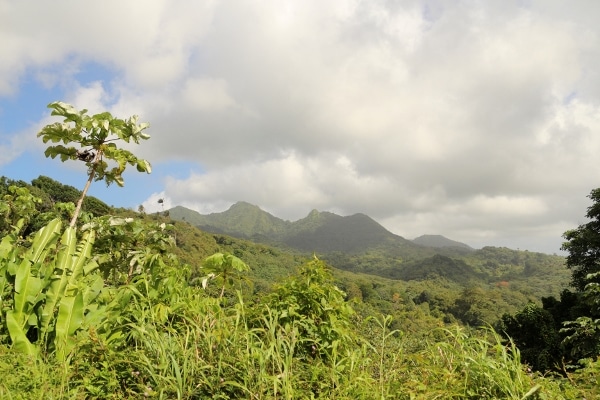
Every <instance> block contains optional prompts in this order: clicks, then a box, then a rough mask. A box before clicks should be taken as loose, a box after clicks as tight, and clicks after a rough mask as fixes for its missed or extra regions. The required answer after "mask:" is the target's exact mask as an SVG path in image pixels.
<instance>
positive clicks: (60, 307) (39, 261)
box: [0, 219, 103, 361]
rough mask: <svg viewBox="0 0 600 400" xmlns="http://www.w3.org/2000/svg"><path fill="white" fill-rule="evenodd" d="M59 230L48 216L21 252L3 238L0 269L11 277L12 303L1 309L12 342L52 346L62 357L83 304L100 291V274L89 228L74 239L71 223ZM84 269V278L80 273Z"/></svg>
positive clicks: (24, 348)
mask: <svg viewBox="0 0 600 400" xmlns="http://www.w3.org/2000/svg"><path fill="white" fill-rule="evenodd" d="M61 231H62V222H61V221H60V220H59V219H55V220H53V221H51V222H50V223H49V224H48V225H46V226H45V227H44V228H42V229H41V230H40V231H39V232H38V233H37V234H36V236H35V237H34V239H33V241H32V246H31V248H30V250H29V251H27V252H25V254H23V255H20V256H19V255H16V254H15V252H16V249H17V248H16V247H15V246H12V249H11V246H10V243H8V241H9V240H10V239H6V238H5V239H4V240H3V241H2V245H1V246H0V248H1V249H3V251H0V257H2V258H1V260H0V261H1V262H0V265H3V266H4V269H5V271H2V270H0V273H1V272H5V274H3V275H6V276H8V277H9V279H10V278H12V280H13V282H14V284H13V286H14V293H13V296H12V297H13V304H12V308H11V309H10V310H8V311H7V312H6V315H5V319H6V326H7V329H8V332H9V335H10V338H11V341H12V343H13V348H15V349H17V350H19V351H21V352H23V353H26V354H29V355H36V354H38V353H39V352H40V350H42V349H43V350H53V351H55V353H56V357H57V359H58V360H60V361H64V360H65V359H66V357H67V355H68V353H69V351H70V350H71V349H72V346H73V344H74V337H75V333H76V331H77V330H78V329H79V328H81V327H82V325H83V323H84V317H85V312H86V310H87V309H88V308H90V307H88V306H89V305H90V304H92V303H93V302H94V300H95V298H96V297H97V296H98V294H99V290H98V282H99V280H100V281H102V278H101V277H100V276H97V275H96V276H94V274H93V272H94V271H95V270H96V269H97V264H96V263H95V261H94V260H93V259H92V257H91V251H92V246H93V243H94V231H86V232H84V234H83V236H82V238H81V240H79V241H78V240H77V237H76V235H75V228H71V227H67V228H66V229H65V230H64V232H63V233H62V236H61V237H60V239H59V235H60V232H61ZM86 275H87V276H88V279H82V278H85V277H86ZM89 277H91V279H89ZM88 281H89V282H91V283H92V285H91V286H90V285H88ZM100 283H101V284H102V283H103V282H100ZM91 308H93V307H91ZM31 337H34V338H35V340H34V341H33V343H32V341H31V340H30V338H31Z"/></svg>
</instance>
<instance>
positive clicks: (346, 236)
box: [169, 201, 473, 253]
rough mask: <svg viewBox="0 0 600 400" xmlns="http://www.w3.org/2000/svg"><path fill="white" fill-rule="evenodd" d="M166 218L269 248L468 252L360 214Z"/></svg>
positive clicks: (176, 211)
mask: <svg viewBox="0 0 600 400" xmlns="http://www.w3.org/2000/svg"><path fill="white" fill-rule="evenodd" d="M169 215H170V216H171V218H173V219H175V220H185V221H187V222H189V223H191V224H192V225H195V226H197V227H199V228H200V229H203V230H205V231H207V232H211V233H219V234H228V235H231V236H236V237H240V238H244V239H251V240H256V241H260V242H266V243H271V244H273V243H279V244H283V245H286V246H289V247H292V248H294V249H297V250H301V251H312V252H322V253H330V252H337V251H341V252H361V251H365V250H366V249H368V248H372V247H375V246H378V245H381V244H384V243H388V244H392V245H393V244H397V245H400V246H402V247H430V248H437V249H438V250H443V249H446V250H448V249H451V248H454V249H460V250H462V251H472V250H473V248H472V247H470V246H469V245H467V244H465V243H461V242H457V241H454V240H451V239H448V238H445V237H444V236H442V235H423V236H420V237H419V238H417V239H415V240H412V241H411V240H408V239H405V238H404V237H402V236H400V235H397V234H395V233H392V232H390V231H389V230H388V229H386V228H385V227H384V226H382V225H381V224H379V223H378V222H377V221H375V220H374V219H373V218H371V217H370V216H368V215H366V214H363V213H356V214H352V215H348V216H340V215H337V214H335V213H332V212H329V211H318V210H316V209H313V210H311V211H310V212H309V213H308V214H307V216H306V217H304V218H300V219H298V220H296V221H288V220H283V219H282V218H279V217H276V216H274V215H272V214H270V213H268V212H267V211H264V210H262V209H261V208H260V207H259V206H257V205H254V204H251V203H248V202H245V201H238V202H236V203H234V204H233V205H231V206H230V207H229V209H227V210H225V211H222V212H216V213H210V214H200V213H199V212H197V211H195V210H191V209H189V208H186V207H183V206H176V207H174V208H172V209H170V210H169ZM431 238H435V240H433V239H431Z"/></svg>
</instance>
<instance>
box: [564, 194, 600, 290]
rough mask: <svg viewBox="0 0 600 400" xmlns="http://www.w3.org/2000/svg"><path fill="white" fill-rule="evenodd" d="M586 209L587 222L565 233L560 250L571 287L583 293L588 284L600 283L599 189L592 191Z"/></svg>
mask: <svg viewBox="0 0 600 400" xmlns="http://www.w3.org/2000/svg"><path fill="white" fill-rule="evenodd" d="M589 198H590V199H592V200H593V201H594V204H592V205H591V206H590V207H588V210H587V213H586V217H587V218H589V219H590V221H589V222H587V223H585V224H582V225H580V226H579V227H578V228H577V229H573V230H569V231H567V232H565V234H564V238H565V239H566V240H567V241H566V242H565V243H564V244H563V246H562V249H563V250H565V251H567V252H568V253H569V254H568V255H567V267H568V268H570V269H571V271H572V281H573V286H575V288H576V289H577V290H579V291H584V290H585V289H586V286H587V285H588V284H589V283H600V275H598V274H596V273H597V272H600V188H598V189H594V190H592V192H591V193H590V195H589Z"/></svg>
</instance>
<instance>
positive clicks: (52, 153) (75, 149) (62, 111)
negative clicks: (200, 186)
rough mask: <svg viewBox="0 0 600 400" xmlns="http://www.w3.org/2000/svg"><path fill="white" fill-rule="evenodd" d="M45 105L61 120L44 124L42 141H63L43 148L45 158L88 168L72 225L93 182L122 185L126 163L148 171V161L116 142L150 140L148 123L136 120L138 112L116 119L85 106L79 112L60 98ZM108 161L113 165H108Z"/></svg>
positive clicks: (106, 113)
mask: <svg viewBox="0 0 600 400" xmlns="http://www.w3.org/2000/svg"><path fill="white" fill-rule="evenodd" d="M48 108H51V109H52V113H51V115H56V116H60V117H63V118H64V121H63V122H62V123H60V122H55V123H53V124H50V125H46V126H45V127H44V128H43V129H42V130H41V131H40V132H39V133H38V137H41V138H42V140H43V142H44V143H47V142H52V143H60V142H62V143H63V144H57V145H52V146H49V147H48V148H47V149H46V151H45V155H46V157H52V158H56V157H57V156H60V159H61V161H63V162H64V161H67V160H77V161H82V162H84V163H85V164H86V166H87V168H88V170H87V174H88V179H87V182H86V184H85V187H84V189H83V191H82V193H81V197H80V198H79V200H78V201H77V205H76V207H75V212H74V213H73V217H72V219H71V223H70V226H71V227H74V226H75V224H76V223H77V218H78V216H79V213H80V212H81V205H82V204H83V200H84V198H85V196H86V193H87V191H88V189H89V187H90V185H91V183H92V181H94V180H95V181H102V180H103V181H104V182H106V185H107V186H109V185H110V184H112V183H116V184H117V185H119V186H124V181H123V172H124V171H125V168H126V167H127V165H128V164H129V165H132V166H134V165H135V166H136V168H137V170H138V171H139V172H146V173H150V172H151V170H152V168H151V166H150V163H149V162H148V161H146V160H143V159H140V158H137V157H136V156H135V155H134V154H133V153H131V152H130V151H128V150H125V149H120V148H118V147H117V145H116V142H117V141H119V140H121V141H124V142H126V143H130V142H132V141H133V142H134V143H136V144H139V143H140V140H146V139H149V138H150V136H149V135H148V134H146V133H144V130H145V129H147V128H148V127H149V124H148V123H138V116H137V115H134V116H132V117H130V118H128V119H126V120H124V119H120V118H115V117H113V116H112V115H111V114H110V113H108V112H103V113H100V114H95V115H88V114H87V110H85V109H83V110H81V111H78V110H77V109H75V108H74V107H73V106H72V105H70V104H66V103H63V102H59V101H57V102H53V103H50V104H49V105H48ZM108 162H112V163H113V165H114V164H115V163H116V165H114V166H112V168H111V167H110V166H109V164H108Z"/></svg>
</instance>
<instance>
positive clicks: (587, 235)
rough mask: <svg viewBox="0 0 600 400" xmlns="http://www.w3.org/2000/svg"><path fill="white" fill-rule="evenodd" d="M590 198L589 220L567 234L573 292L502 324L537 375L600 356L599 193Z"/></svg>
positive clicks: (565, 247)
mask: <svg viewBox="0 0 600 400" xmlns="http://www.w3.org/2000/svg"><path fill="white" fill-rule="evenodd" d="M589 197H590V199H591V200H592V201H593V204H592V205H591V206H590V207H589V208H588V212H587V214H586V217H587V218H588V219H589V222H587V223H586V224H583V225H580V226H579V227H578V228H577V229H573V230H569V231H567V232H565V234H564V238H565V239H566V240H567V241H566V242H565V243H564V244H563V250H566V251H567V252H568V253H569V254H568V256H567V267H568V268H569V269H570V270H571V272H572V284H573V287H574V288H575V290H574V291H571V290H568V289H565V290H564V291H563V292H562V293H561V295H560V300H557V299H556V298H554V297H553V296H551V297H546V298H542V307H539V306H537V305H534V304H531V305H528V306H526V307H525V308H524V309H523V310H522V311H520V312H518V313H517V314H515V315H508V314H506V315H504V316H503V317H502V321H501V323H500V324H499V329H501V330H503V331H505V332H506V333H507V335H509V336H511V337H513V339H514V340H515V343H516V344H517V345H518V346H519V347H520V348H521V349H522V351H523V358H524V360H525V361H526V362H528V363H529V364H530V365H532V366H533V368H534V369H536V370H539V371H548V370H559V371H562V372H565V371H567V370H571V369H573V368H578V367H579V366H580V365H581V364H584V365H585V363H587V362H588V361H590V360H595V359H598V356H600V189H595V190H592V192H591V194H590V196H589Z"/></svg>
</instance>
